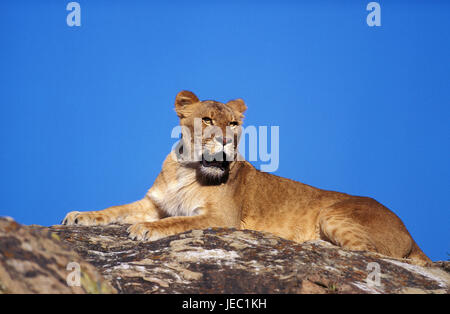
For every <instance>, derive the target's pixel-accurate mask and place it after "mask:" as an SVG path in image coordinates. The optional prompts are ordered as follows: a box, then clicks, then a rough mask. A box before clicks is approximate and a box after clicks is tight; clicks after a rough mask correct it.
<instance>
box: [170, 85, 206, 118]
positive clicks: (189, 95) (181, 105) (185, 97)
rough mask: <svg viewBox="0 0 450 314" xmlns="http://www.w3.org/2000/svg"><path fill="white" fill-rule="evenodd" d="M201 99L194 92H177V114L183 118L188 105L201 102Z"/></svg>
mask: <svg viewBox="0 0 450 314" xmlns="http://www.w3.org/2000/svg"><path fill="white" fill-rule="evenodd" d="M199 101H200V100H199V99H198V98H197V96H195V94H194V93H193V92H190V91H187V90H183V91H181V92H179V93H178V94H177V97H176V98H175V111H176V112H177V115H178V116H179V117H180V118H182V117H183V116H184V115H183V111H184V109H186V106H189V105H191V104H194V103H196V102H199Z"/></svg>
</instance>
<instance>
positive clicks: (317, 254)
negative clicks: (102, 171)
mask: <svg viewBox="0 0 450 314" xmlns="http://www.w3.org/2000/svg"><path fill="white" fill-rule="evenodd" d="M126 227H127V226H119V225H110V226H97V227H82V226H76V227H68V226H53V227H50V228H45V227H38V226H20V225H18V224H16V223H15V222H13V221H8V220H0V291H1V292H50V293H52V292H106V293H113V292H118V293H449V287H450V274H449V273H448V268H449V262H439V263H437V264H436V266H435V267H426V268H424V267H420V266H416V265H411V264H407V263H405V262H404V261H399V260H394V259H391V258H387V257H383V256H378V255H376V254H372V253H367V252H349V251H344V250H342V249H340V248H338V247H336V246H333V245H331V244H329V243H327V242H324V241H314V242H307V243H303V244H297V243H294V242H292V241H288V240H284V239H281V238H279V237H276V236H274V235H271V234H267V233H260V232H256V231H250V230H235V229H222V228H210V229H206V230H193V231H189V232H185V233H182V234H178V235H175V236H170V237H167V238H163V239H160V240H158V241H154V242H136V241H131V240H130V239H129V238H128V237H127V233H126ZM71 261H75V262H77V263H79V264H80V265H81V274H82V275H81V278H85V279H84V281H83V280H81V282H82V284H81V286H80V287H70V286H67V283H66V277H67V275H68V274H69V271H67V270H66V265H67V263H69V262H71ZM86 278H88V279H86ZM75 288H76V289H75Z"/></svg>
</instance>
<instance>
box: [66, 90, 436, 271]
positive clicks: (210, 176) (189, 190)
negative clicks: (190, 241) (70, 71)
mask: <svg viewBox="0 0 450 314" xmlns="http://www.w3.org/2000/svg"><path fill="white" fill-rule="evenodd" d="M175 109H176V112H177V114H178V116H179V118H180V125H181V126H184V127H185V128H186V130H187V129H189V130H190V131H192V133H193V123H194V122H193V121H194V120H193V119H194V118H203V117H205V116H207V117H208V118H210V119H211V124H214V126H217V127H219V128H221V129H222V130H223V134H226V133H225V130H226V128H227V127H230V122H233V123H235V124H236V123H237V124H238V125H241V124H242V119H243V112H244V111H245V110H246V106H245V104H244V102H243V101H242V100H241V99H237V100H233V101H230V102H228V103H226V104H223V103H219V102H215V101H199V100H198V98H197V97H196V96H195V95H194V94H193V93H191V92H188V91H182V92H180V93H179V94H178V95H177V97H176V101H175ZM205 121H206V122H205V123H203V124H208V123H209V121H208V120H205ZM205 127H206V126H205V125H202V128H203V129H205ZM185 136H186V137H185ZM232 137H233V143H232V144H229V145H228V146H227V147H228V148H229V149H232V148H233V147H234V148H236V152H235V153H234V154H235V155H234V157H236V156H238V155H237V154H238V153H237V142H238V141H239V137H240V128H239V127H234V126H233V133H232ZM186 138H188V137H187V135H186V134H185V133H183V141H186V142H187V141H188V140H186ZM190 139H191V143H193V142H194V137H192V138H190ZM220 140H222V139H220ZM218 146H220V145H217V137H215V135H213V136H211V137H209V138H206V139H203V140H202V147H203V148H205V149H206V150H207V151H208V152H213V153H214V150H216V149H217V148H218ZM183 147H184V146H183ZM177 149H178V148H177ZM177 149H176V150H177ZM176 150H174V151H172V152H171V153H170V154H169V155H168V156H167V158H166V160H165V161H164V164H163V167H162V171H161V173H160V174H159V175H158V177H157V178H156V181H155V182H154V184H153V186H152V187H151V188H150V190H149V191H148V193H147V194H146V196H145V197H144V198H143V199H142V200H140V201H137V202H134V203H132V204H128V205H122V206H114V207H110V208H107V209H105V210H102V211H93V212H71V213H69V214H67V216H66V218H65V219H64V221H63V223H64V224H69V225H71V224H80V225H99V224H109V223H128V224H132V225H131V227H130V228H129V233H130V237H132V238H133V239H137V240H155V239H159V238H161V237H164V236H168V235H173V234H176V233H180V232H184V231H187V230H191V229H203V228H208V227H215V226H216V227H233V228H238V229H252V230H259V231H266V232H271V233H273V234H276V235H278V236H280V237H283V238H286V239H290V240H293V241H296V242H304V241H308V240H315V239H323V240H326V241H329V242H331V243H333V244H335V245H339V246H341V247H343V248H345V249H349V250H363V251H373V252H377V253H380V254H384V255H388V256H391V257H395V258H410V259H412V261H413V262H415V263H417V264H422V265H424V264H427V263H429V262H431V261H430V259H429V258H428V257H427V256H426V255H425V254H424V253H423V252H422V251H421V250H420V248H419V247H418V246H417V244H416V243H415V242H414V240H413V239H412V237H411V235H410V234H409V233H408V231H407V230H406V228H405V226H404V224H403V223H402V221H401V220H400V219H399V218H398V217H397V216H396V215H395V214H394V213H393V212H391V211H390V210H389V209H387V208H386V207H384V206H383V205H381V204H380V203H378V202H377V201H375V200H373V199H371V198H368V197H359V196H352V195H348V194H344V193H338V192H332V191H325V190H321V189H318V188H315V187H311V186H308V185H305V184H303V183H300V182H296V181H292V180H289V179H286V178H281V177H278V176H275V175H271V174H268V173H264V172H260V171H258V170H257V169H255V168H254V167H253V166H252V165H251V164H250V163H248V162H247V161H231V162H230V163H229V168H228V169H227V170H226V171H222V170H221V169H219V168H215V167H203V166H202V165H201V163H202V162H201V161H194V162H192V161H186V160H183V159H182V158H180V157H179V155H177V152H176ZM179 152H181V150H180V151H178V153H179ZM189 153H190V154H191V157H192V156H193V155H195V152H192V151H189Z"/></svg>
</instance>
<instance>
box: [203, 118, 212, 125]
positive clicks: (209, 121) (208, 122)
mask: <svg viewBox="0 0 450 314" xmlns="http://www.w3.org/2000/svg"><path fill="white" fill-rule="evenodd" d="M202 120H203V122H205V124H208V125H210V124H212V120H211V119H210V118H206V117H205V118H202Z"/></svg>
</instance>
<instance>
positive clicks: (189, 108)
mask: <svg viewBox="0 0 450 314" xmlns="http://www.w3.org/2000/svg"><path fill="white" fill-rule="evenodd" d="M246 109H247V106H246V105H245V103H244V101H243V100H242V99H235V100H231V101H229V102H227V103H225V104H224V103H221V102H218V101H213V100H205V101H200V100H199V99H198V98H197V96H195V94H194V93H192V92H190V91H181V92H180V93H178V95H177V97H176V99H175V111H176V112H177V115H178V117H179V118H180V125H181V128H182V140H181V141H180V146H179V148H178V152H177V153H178V154H180V153H181V155H182V156H183V158H180V159H179V160H180V162H183V163H184V165H186V166H190V167H194V168H195V169H197V177H198V178H199V179H201V181H202V182H204V183H209V184H219V183H221V182H224V181H226V179H227V177H228V173H229V169H230V164H231V163H232V162H234V161H235V160H236V158H237V156H238V150H237V146H238V143H239V139H240V136H241V125H242V122H243V118H244V115H243V113H244V112H245V110H246Z"/></svg>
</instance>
